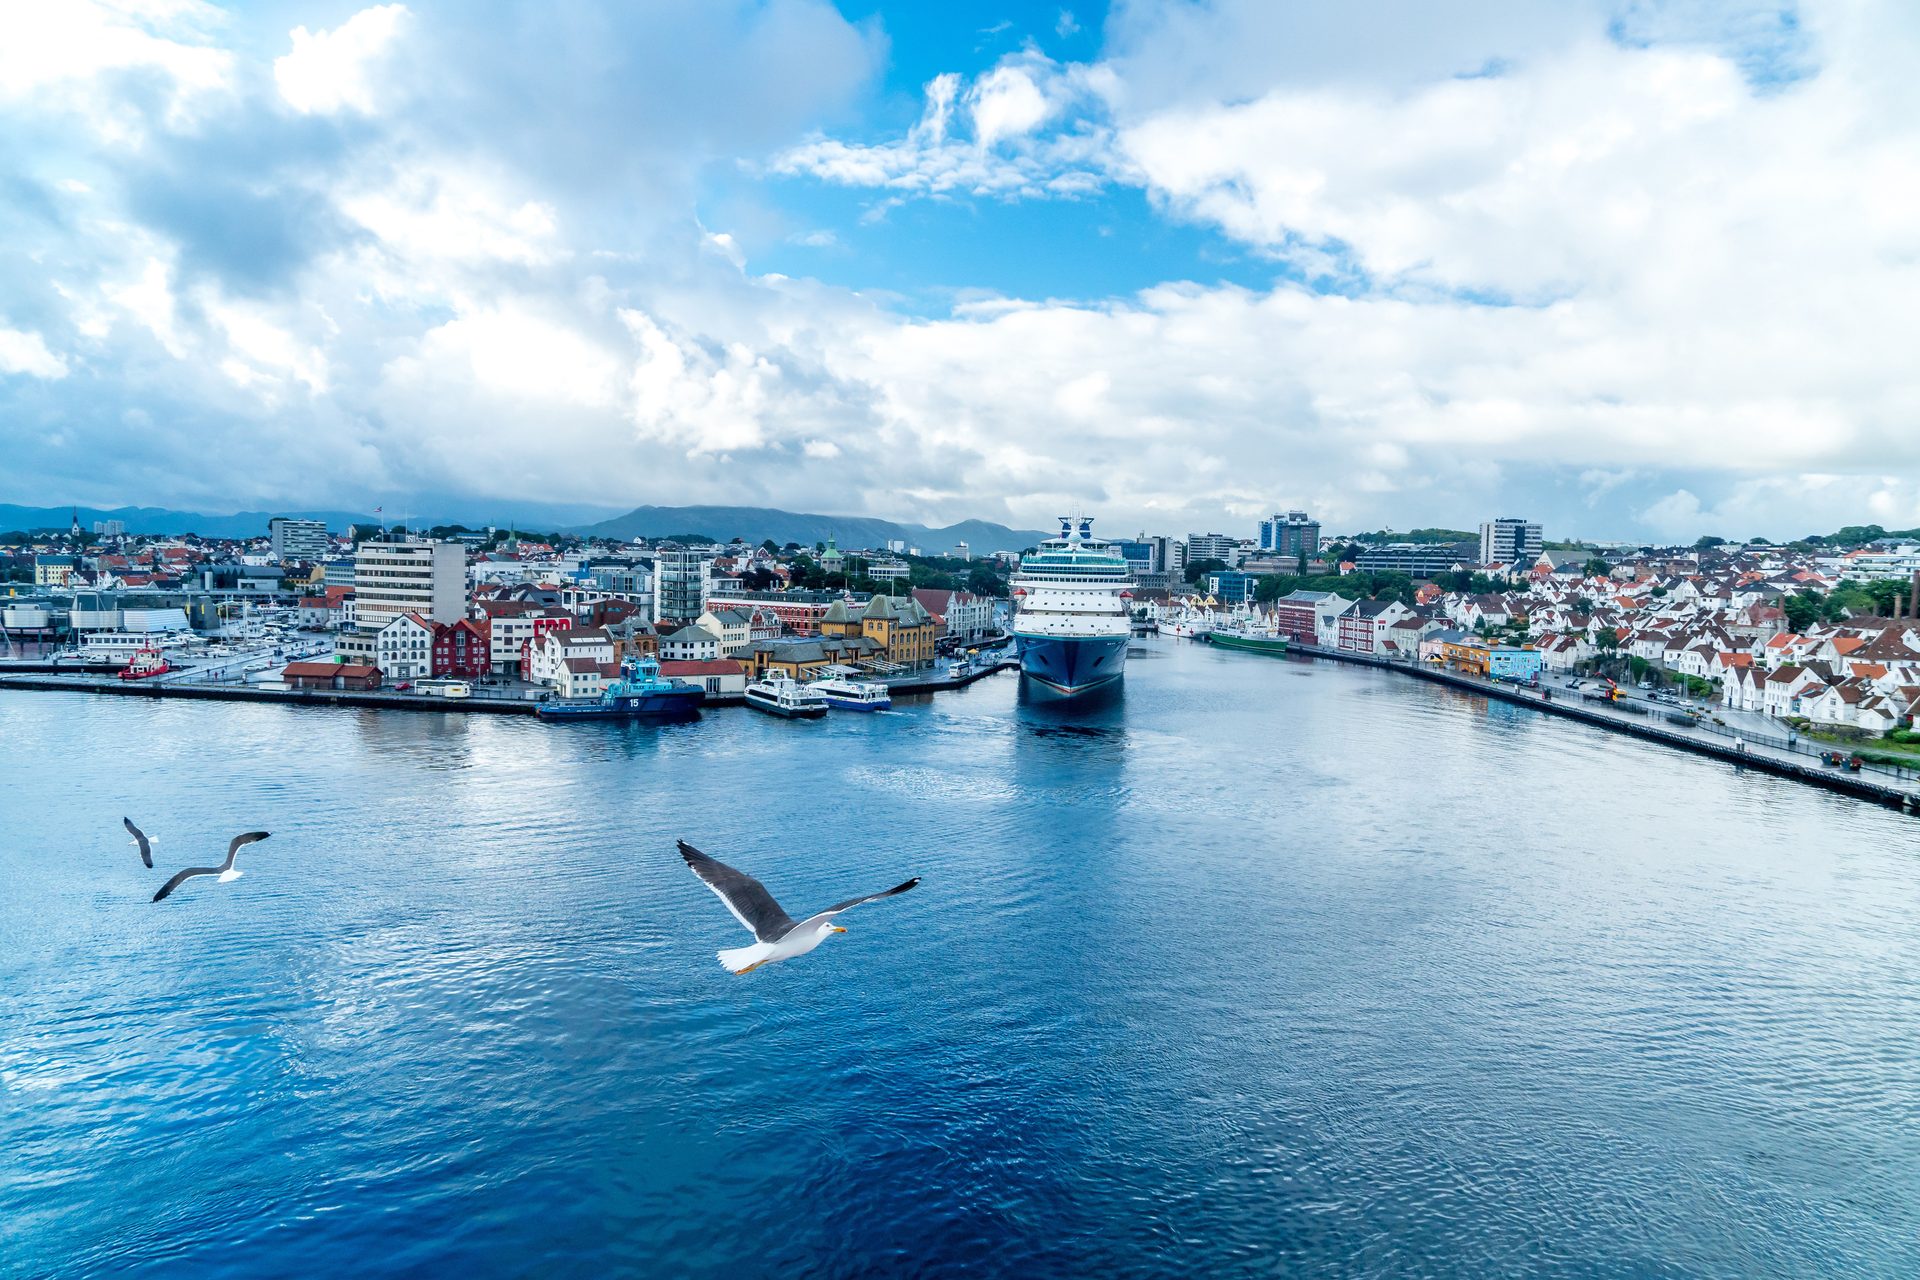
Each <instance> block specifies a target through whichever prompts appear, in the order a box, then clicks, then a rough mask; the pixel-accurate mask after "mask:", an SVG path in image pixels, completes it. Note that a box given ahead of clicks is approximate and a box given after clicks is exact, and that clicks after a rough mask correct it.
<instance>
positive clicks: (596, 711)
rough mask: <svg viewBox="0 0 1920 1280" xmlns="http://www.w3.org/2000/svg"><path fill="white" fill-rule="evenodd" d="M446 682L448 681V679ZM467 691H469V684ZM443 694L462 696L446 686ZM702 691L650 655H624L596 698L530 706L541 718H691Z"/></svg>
mask: <svg viewBox="0 0 1920 1280" xmlns="http://www.w3.org/2000/svg"><path fill="white" fill-rule="evenodd" d="M449 683H450V682H449ZM466 691H467V693H471V692H472V688H471V687H470V686H467V687H466ZM442 692H443V694H444V696H447V697H464V696H466V695H465V694H455V693H453V692H452V691H451V690H450V689H445V690H442ZM705 697H706V691H705V690H703V689H702V688H701V687H700V686H699V685H697V684H688V683H687V682H686V681H684V680H673V679H669V678H667V677H665V676H663V675H661V674H660V664H659V663H658V662H657V661H655V660H654V659H652V658H628V659H627V660H626V661H625V662H623V663H621V664H620V678H619V679H617V680H612V681H609V682H608V684H607V687H606V688H605V689H604V690H603V691H602V692H601V694H600V696H599V697H598V698H569V699H567V700H565V701H561V702H543V703H541V704H540V705H539V706H537V707H535V708H534V714H535V715H537V716H539V717H540V718H541V719H542V720H691V719H693V718H694V717H696V716H698V715H699V714H700V702H701V700H702V699H703V698H705Z"/></svg>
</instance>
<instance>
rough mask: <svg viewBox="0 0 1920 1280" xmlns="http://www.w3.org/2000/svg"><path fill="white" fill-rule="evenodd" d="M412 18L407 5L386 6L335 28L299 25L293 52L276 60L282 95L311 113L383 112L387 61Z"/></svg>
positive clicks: (275, 77)
mask: <svg viewBox="0 0 1920 1280" xmlns="http://www.w3.org/2000/svg"><path fill="white" fill-rule="evenodd" d="M411 16H412V14H411V13H410V11H409V10H408V9H407V7H406V6H405V5H403V4H383V5H376V6H375V7H373V8H371V9H362V10H361V11H360V12H358V13H356V14H354V15H353V16H352V17H351V18H348V19H347V20H346V21H345V22H343V23H341V24H340V25H339V26H337V27H335V28H334V29H333V30H331V31H309V30H307V29H306V28H305V27H295V28H294V29H293V31H292V32H291V33H290V35H291V38H292V40H293V50H292V52H290V53H288V54H286V55H285V56H284V57H280V58H277V59H275V60H274V64H273V80H274V83H275V84H276V85H277V86H279V89H280V96H281V98H283V99H284V100H285V101H286V103H287V105H288V106H290V107H292V108H293V109H294V110H295V111H298V112H301V113H302V114H306V115H314V114H331V113H334V112H338V111H358V112H361V113H363V114H371V113H372V112H374V111H376V110H378V109H379V106H380V102H381V96H382V94H381V90H382V77H381V74H380V73H381V71H382V69H383V64H384V62H385V60H386V58H387V56H388V54H389V52H390V51H391V49H392V47H393V44H394V42H395V40H397V39H398V38H399V36H400V33H401V30H402V29H403V27H404V25H405V24H406V22H407V20H408V19H409V18H410V17H411Z"/></svg>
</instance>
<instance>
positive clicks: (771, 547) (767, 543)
mask: <svg viewBox="0 0 1920 1280" xmlns="http://www.w3.org/2000/svg"><path fill="white" fill-rule="evenodd" d="M760 549H761V550H762V551H764V552H766V553H767V554H768V555H775V554H777V553H778V552H779V550H780V544H779V543H777V542H775V541H774V540H773V539H772V538H764V539H762V540H761V542H760Z"/></svg>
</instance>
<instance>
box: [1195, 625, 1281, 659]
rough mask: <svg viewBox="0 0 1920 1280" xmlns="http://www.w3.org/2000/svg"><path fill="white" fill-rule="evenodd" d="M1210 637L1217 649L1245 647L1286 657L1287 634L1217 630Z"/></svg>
mask: <svg viewBox="0 0 1920 1280" xmlns="http://www.w3.org/2000/svg"><path fill="white" fill-rule="evenodd" d="M1209 639H1211V640H1212V642H1213V645H1214V647H1215V648H1217V649H1244V650H1245V651H1246V652H1248V653H1265V654H1271V655H1272V656H1274V657H1276V658H1281V657H1285V656H1286V653H1287V638H1286V637H1285V636H1236V635H1233V634H1231V633H1229V632H1225V631H1216V632H1214V633H1213V635H1212V636H1211V637H1209Z"/></svg>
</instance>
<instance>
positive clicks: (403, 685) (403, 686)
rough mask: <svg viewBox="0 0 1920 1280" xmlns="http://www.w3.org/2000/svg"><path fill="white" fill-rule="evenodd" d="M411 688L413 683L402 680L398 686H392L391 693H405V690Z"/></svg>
mask: <svg viewBox="0 0 1920 1280" xmlns="http://www.w3.org/2000/svg"><path fill="white" fill-rule="evenodd" d="M411 688H413V681H411V680H402V681H401V682H400V683H399V684H397V685H395V686H393V691H394V692H395V693H405V692H406V691H407V690H409V689H411Z"/></svg>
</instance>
